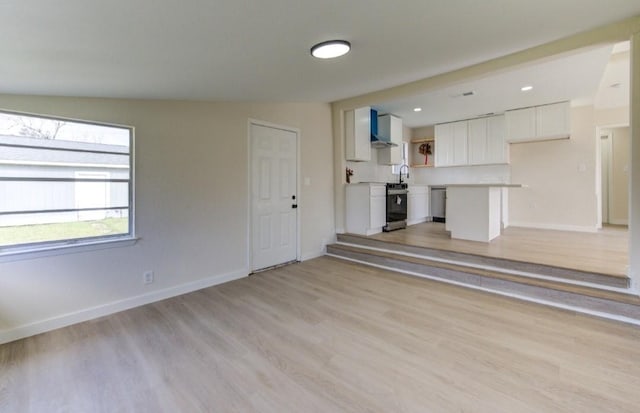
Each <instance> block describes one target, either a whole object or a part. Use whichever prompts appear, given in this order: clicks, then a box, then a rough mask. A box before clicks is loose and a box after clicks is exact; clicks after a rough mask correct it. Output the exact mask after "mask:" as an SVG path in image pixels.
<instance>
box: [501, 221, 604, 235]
mask: <svg viewBox="0 0 640 413" xmlns="http://www.w3.org/2000/svg"><path fill="white" fill-rule="evenodd" d="M509 226H510V227H522V228H537V229H553V230H556V231H574V232H598V229H597V228H596V227H595V225H594V226H592V227H590V226H581V225H563V224H538V223H532V222H522V221H510V222H509Z"/></svg>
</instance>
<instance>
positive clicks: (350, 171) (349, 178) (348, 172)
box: [347, 168, 353, 184]
mask: <svg viewBox="0 0 640 413" xmlns="http://www.w3.org/2000/svg"><path fill="white" fill-rule="evenodd" d="M352 176H353V169H351V168H347V183H348V184H350V183H351V177H352Z"/></svg>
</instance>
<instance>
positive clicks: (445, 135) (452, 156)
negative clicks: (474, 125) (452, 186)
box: [435, 121, 468, 167]
mask: <svg viewBox="0 0 640 413" xmlns="http://www.w3.org/2000/svg"><path fill="white" fill-rule="evenodd" d="M467 134H468V131H467V121H460V122H452V123H442V124H439V125H436V126H435V147H436V159H435V165H436V167H441V166H459V165H466V164H467Z"/></svg>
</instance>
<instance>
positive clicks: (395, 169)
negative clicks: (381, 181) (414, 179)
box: [391, 142, 409, 175]
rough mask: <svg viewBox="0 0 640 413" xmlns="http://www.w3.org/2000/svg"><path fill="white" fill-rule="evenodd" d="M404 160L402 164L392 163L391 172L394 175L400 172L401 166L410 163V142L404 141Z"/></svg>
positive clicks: (402, 148)
mask: <svg viewBox="0 0 640 413" xmlns="http://www.w3.org/2000/svg"><path fill="white" fill-rule="evenodd" d="M401 150H402V162H400V165H391V173H392V174H394V175H399V174H400V167H401V166H402V165H409V144H408V143H407V142H402V147H401Z"/></svg>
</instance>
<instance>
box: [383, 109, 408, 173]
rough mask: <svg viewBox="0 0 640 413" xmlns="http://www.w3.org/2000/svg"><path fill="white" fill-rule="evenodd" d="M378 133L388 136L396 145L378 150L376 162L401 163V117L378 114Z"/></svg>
mask: <svg viewBox="0 0 640 413" xmlns="http://www.w3.org/2000/svg"><path fill="white" fill-rule="evenodd" d="M378 135H380V136H384V137H387V136H388V137H389V141H390V142H392V143H395V144H396V145H398V146H392V147H389V148H384V149H380V150H378V163H379V164H382V165H399V164H401V163H402V119H400V118H399V117H397V116H394V115H380V116H378Z"/></svg>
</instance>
